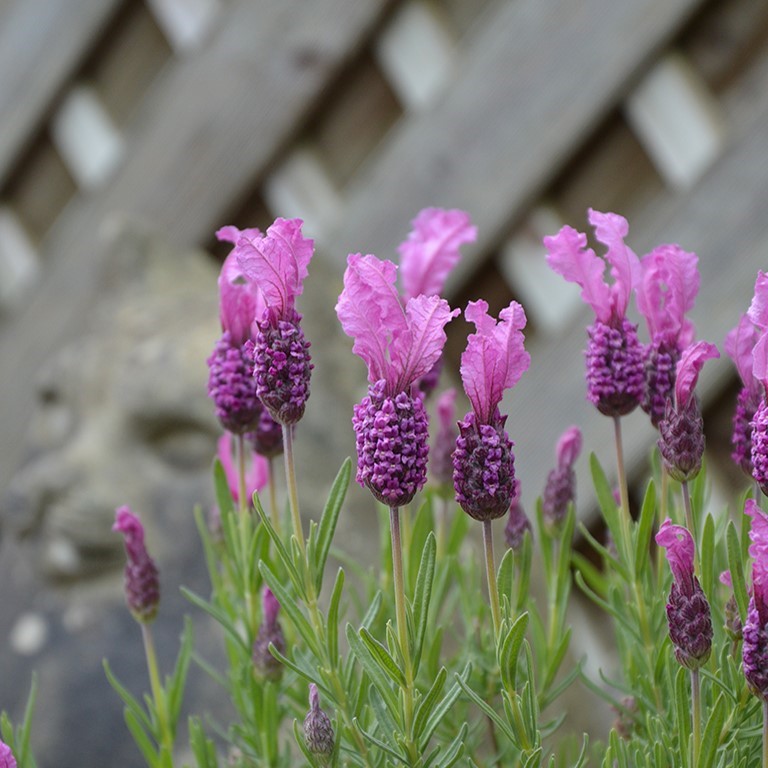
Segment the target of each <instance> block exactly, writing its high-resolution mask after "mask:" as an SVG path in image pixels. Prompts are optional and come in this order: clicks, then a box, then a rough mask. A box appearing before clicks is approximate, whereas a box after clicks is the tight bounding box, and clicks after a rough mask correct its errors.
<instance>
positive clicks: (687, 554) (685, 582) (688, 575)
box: [656, 518, 694, 594]
mask: <svg viewBox="0 0 768 768" xmlns="http://www.w3.org/2000/svg"><path fill="white" fill-rule="evenodd" d="M656 543H657V544H658V545H659V546H660V547H664V548H665V549H666V550H667V560H668V561H669V567H670V570H671V571H672V575H673V576H674V578H675V581H676V582H677V585H678V587H679V588H680V589H681V590H683V591H684V592H686V594H689V593H690V591H692V590H693V581H692V579H693V555H694V545H693V537H692V536H691V534H690V533H689V531H688V529H687V528H683V526H682V525H673V523H672V521H671V520H670V519H669V518H667V519H666V520H665V521H664V522H663V523H662V524H661V528H659V532H658V533H657V534H656Z"/></svg>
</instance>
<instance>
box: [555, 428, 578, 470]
mask: <svg viewBox="0 0 768 768" xmlns="http://www.w3.org/2000/svg"><path fill="white" fill-rule="evenodd" d="M581 442H582V440H581V430H580V429H579V428H578V427H569V428H568V429H566V430H565V432H563V434H562V435H560V439H559V440H558V441H557V448H556V450H555V454H556V456H557V465H558V466H559V467H571V466H573V464H574V463H575V462H576V459H578V458H579V454H580V453H581Z"/></svg>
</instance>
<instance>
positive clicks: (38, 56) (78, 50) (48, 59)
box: [0, 0, 122, 183]
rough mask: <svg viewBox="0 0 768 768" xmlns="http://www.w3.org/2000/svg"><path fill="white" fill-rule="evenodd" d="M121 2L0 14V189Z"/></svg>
mask: <svg viewBox="0 0 768 768" xmlns="http://www.w3.org/2000/svg"><path fill="white" fill-rule="evenodd" d="M121 2H122V0H53V2H52V0H13V2H11V3H9V4H6V5H5V7H4V8H3V9H2V11H0V72H2V73H3V76H2V77H0V183H2V182H3V181H4V180H5V177H6V175H7V174H8V172H9V170H10V168H11V166H12V165H13V163H14V160H15V159H16V156H17V154H18V152H19V150H20V148H21V147H23V146H24V144H25V142H26V141H27V140H28V138H29V136H30V134H31V133H33V132H34V130H35V128H36V127H37V126H38V125H39V123H40V121H41V119H42V117H43V116H44V114H45V113H46V111H47V110H48V108H49V107H50V105H51V102H52V101H53V99H54V98H55V97H56V94H57V92H58V91H59V89H60V88H61V86H62V84H63V83H65V82H66V81H67V80H68V79H69V78H70V77H71V76H72V72H73V70H74V69H76V67H77V66H78V64H79V63H80V62H81V61H82V59H83V56H85V55H86V54H87V52H88V49H89V48H90V46H91V44H92V43H93V41H94V40H95V38H96V37H97V36H98V34H99V33H100V32H101V30H102V29H103V28H104V26H105V25H106V24H107V23H108V21H109V19H110V18H111V17H112V15H113V13H114V12H115V10H116V9H117V7H118V6H119V5H120V4H121Z"/></svg>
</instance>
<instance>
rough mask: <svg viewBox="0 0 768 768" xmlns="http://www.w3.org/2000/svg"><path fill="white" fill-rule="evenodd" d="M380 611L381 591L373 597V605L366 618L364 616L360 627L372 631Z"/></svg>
mask: <svg viewBox="0 0 768 768" xmlns="http://www.w3.org/2000/svg"><path fill="white" fill-rule="evenodd" d="M380 610H381V592H380V591H379V592H377V593H376V594H375V595H374V596H373V600H371V604H370V605H369V606H368V610H367V611H366V612H365V616H363V620H362V621H361V622H360V626H361V627H365V628H366V629H370V628H371V625H372V624H373V622H374V621H376V617H377V616H378V615H379V611H380Z"/></svg>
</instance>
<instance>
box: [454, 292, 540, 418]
mask: <svg viewBox="0 0 768 768" xmlns="http://www.w3.org/2000/svg"><path fill="white" fill-rule="evenodd" d="M464 315H465V317H466V318H467V320H468V321H469V322H471V323H474V324H475V327H476V329H477V331H476V333H472V334H470V335H469V338H468V339H467V347H466V349H465V350H464V352H463V353H462V356H461V369H460V370H461V380H462V382H463V384H464V391H465V392H466V393H467V397H468V398H469V401H470V402H471V403H472V408H473V410H474V412H475V414H476V416H477V418H478V420H479V421H480V423H486V424H487V423H489V422H490V420H491V418H492V416H493V414H494V413H495V411H496V408H497V407H498V405H499V403H500V402H501V399H502V397H503V396H504V390H505V389H509V388H511V387H513V386H514V385H515V384H517V382H518V381H519V380H520V377H521V376H522V375H523V373H525V371H527V370H528V366H529V365H530V363H531V357H530V355H529V354H528V352H526V351H525V348H524V346H523V344H524V341H525V337H524V336H523V333H522V329H523V328H525V324H526V317H525V311H524V310H523V308H522V307H521V306H520V304H518V303H517V302H516V301H513V302H511V303H510V305H509V306H508V307H506V308H505V309H502V310H501V312H500V313H499V322H498V323H497V322H496V321H495V320H494V319H493V318H492V317H490V316H489V315H488V304H487V303H486V302H485V301H482V300H480V301H470V302H469V304H468V305H467V309H466V312H465V313H464Z"/></svg>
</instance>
